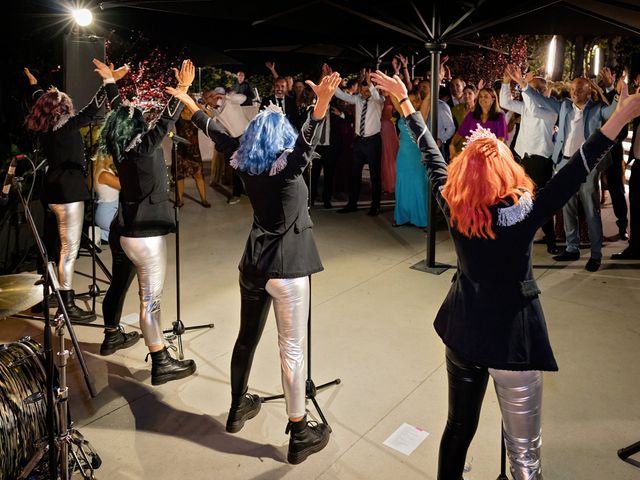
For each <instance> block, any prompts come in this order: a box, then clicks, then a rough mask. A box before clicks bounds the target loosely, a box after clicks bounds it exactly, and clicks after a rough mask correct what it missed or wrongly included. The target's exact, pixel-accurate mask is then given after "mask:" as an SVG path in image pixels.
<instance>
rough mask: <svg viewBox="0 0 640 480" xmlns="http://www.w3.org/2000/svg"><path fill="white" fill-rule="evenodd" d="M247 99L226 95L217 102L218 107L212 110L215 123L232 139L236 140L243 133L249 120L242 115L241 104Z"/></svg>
mask: <svg viewBox="0 0 640 480" xmlns="http://www.w3.org/2000/svg"><path fill="white" fill-rule="evenodd" d="M246 99H247V97H246V96H245V95H242V94H240V93H228V94H227V95H225V96H224V98H222V99H220V101H219V102H218V105H219V107H218V108H217V109H215V110H214V113H215V119H216V121H217V122H218V123H219V124H220V125H221V126H222V127H223V128H224V129H225V130H226V131H227V132H229V135H231V136H232V137H233V138H238V137H239V136H241V135H242V134H243V133H244V129H245V128H247V125H248V124H249V120H247V116H246V115H245V113H244V110H243V108H242V106H241V105H242V104H243V103H244V102H245V100H246Z"/></svg>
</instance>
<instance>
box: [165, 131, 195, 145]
mask: <svg viewBox="0 0 640 480" xmlns="http://www.w3.org/2000/svg"><path fill="white" fill-rule="evenodd" d="M167 137H169V138H170V139H171V140H173V141H174V142H176V143H184V144H185V145H191V142H190V141H189V140H187V139H186V138H184V137H181V136H179V135H176V134H175V133H173V132H169V133H168V134H167Z"/></svg>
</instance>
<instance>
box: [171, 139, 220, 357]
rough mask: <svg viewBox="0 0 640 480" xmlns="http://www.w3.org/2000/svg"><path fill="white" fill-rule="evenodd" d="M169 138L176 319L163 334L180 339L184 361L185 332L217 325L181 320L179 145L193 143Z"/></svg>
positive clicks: (180, 349) (180, 350) (180, 351)
mask: <svg viewBox="0 0 640 480" xmlns="http://www.w3.org/2000/svg"><path fill="white" fill-rule="evenodd" d="M169 138H171V141H172V146H171V164H172V167H173V180H174V196H173V200H174V204H173V213H174V218H175V222H176V319H175V320H174V321H173V323H172V328H170V329H168V330H163V332H162V333H165V334H168V335H165V338H167V339H168V340H173V339H174V338H177V339H178V359H179V360H183V359H184V351H183V348H182V335H183V334H184V333H185V332H188V331H191V330H199V329H202V328H214V327H215V325H214V324H213V323H208V324H203V325H193V326H191V327H185V326H184V323H182V319H181V318H180V215H179V213H178V212H179V210H180V206H179V203H178V201H179V198H178V143H183V144H187V145H191V142H189V141H188V140H187V139H185V138H182V137H179V136H178V135H175V134H173V133H170V134H169Z"/></svg>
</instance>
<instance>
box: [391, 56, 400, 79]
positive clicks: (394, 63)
mask: <svg viewBox="0 0 640 480" xmlns="http://www.w3.org/2000/svg"><path fill="white" fill-rule="evenodd" d="M391 66H392V67H393V71H394V72H395V74H396V75H399V74H400V61H399V60H398V57H397V56H396V57H394V58H393V60H391Z"/></svg>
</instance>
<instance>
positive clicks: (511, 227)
mask: <svg viewBox="0 0 640 480" xmlns="http://www.w3.org/2000/svg"><path fill="white" fill-rule="evenodd" d="M371 78H372V79H373V80H374V82H376V84H378V85H379V86H380V87H381V88H383V89H385V90H387V91H388V92H389V93H390V94H392V95H393V96H394V97H395V98H396V99H397V100H398V102H399V104H400V106H401V107H402V114H403V116H404V117H405V119H406V121H407V123H408V125H409V127H410V129H411V131H412V134H413V136H414V138H415V140H416V143H417V144H418V147H419V148H420V150H421V152H422V157H423V163H424V164H425V166H426V168H427V174H428V176H429V180H430V182H431V186H432V188H433V194H434V196H435V198H436V201H437V202H438V204H439V205H440V208H441V209H442V211H443V213H444V215H445V217H446V218H447V220H448V222H449V225H450V232H451V237H452V239H453V242H454V245H455V248H456V253H457V255H458V266H457V267H458V269H457V272H456V274H455V275H454V278H453V282H452V285H451V289H450V290H449V293H448V294H447V297H446V299H445V301H444V303H443V304H442V306H441V307H440V310H439V312H438V314H437V316H436V320H435V323H434V325H435V328H436V331H437V333H438V335H440V337H441V338H442V340H443V342H444V343H445V345H446V347H447V348H446V363H447V374H448V382H449V415H448V419H447V425H446V428H445V431H444V433H443V436H442V440H441V442H440V453H439V461H438V480H461V479H462V472H463V468H464V462H465V457H466V454H467V449H468V448H469V445H470V443H471V440H472V439H473V436H474V434H475V431H476V428H477V425H478V419H479V416H480V408H481V406H482V400H483V397H484V393H485V390H486V387H487V382H488V379H489V376H491V377H492V378H493V381H494V385H495V390H496V393H497V396H498V402H499V404H500V409H501V411H502V419H503V423H504V432H505V433H504V438H505V443H506V447H507V452H508V455H509V461H510V463H511V474H512V476H513V478H514V479H515V480H541V479H542V471H541V461H540V445H541V437H540V424H541V406H542V371H556V370H558V366H557V364H556V361H555V358H554V356H553V351H552V350H551V345H550V343H549V337H548V334H547V327H546V324H545V320H544V315H543V313H542V307H541V305H540V301H539V299H538V294H539V293H540V290H539V289H538V286H537V285H536V282H535V280H534V278H533V272H532V269H531V248H532V243H533V236H534V234H535V232H536V230H537V229H538V228H540V227H541V226H542V225H543V224H544V223H545V222H546V221H547V220H548V219H549V217H551V215H553V214H554V212H556V211H557V210H558V209H559V208H560V207H562V205H564V203H565V202H566V201H567V200H568V199H569V197H570V196H571V195H573V194H574V193H575V192H576V191H577V190H578V188H579V186H580V184H581V183H582V182H584V180H585V178H586V177H587V175H588V174H589V172H590V171H592V170H593V169H594V168H596V166H597V164H598V163H599V162H600V160H601V159H602V158H603V157H604V156H605V155H606V153H607V152H608V151H609V149H610V148H611V147H612V146H613V145H614V143H615V139H616V135H617V134H618V132H619V131H620V130H621V129H622V127H623V126H624V125H625V124H627V123H628V122H629V121H630V120H631V119H632V118H634V117H635V116H637V115H639V114H640V94H636V95H631V96H629V95H628V94H627V89H626V85H624V84H621V87H620V88H621V95H620V101H619V104H618V108H617V110H616V112H615V113H614V114H613V115H612V116H611V118H610V119H609V121H608V122H607V123H606V124H605V125H604V126H603V127H602V129H601V130H599V131H597V132H596V133H594V134H593V135H591V136H590V137H589V138H588V139H587V140H586V141H585V142H584V144H583V145H582V147H580V149H579V150H578V152H577V153H576V154H575V155H574V156H573V157H572V158H571V160H570V161H569V163H568V165H567V166H566V167H565V168H563V169H562V170H561V171H560V172H558V174H557V175H555V176H554V177H553V179H552V180H551V181H550V182H549V183H547V185H546V186H545V188H543V189H540V190H538V191H537V193H536V197H535V198H534V196H533V183H532V181H531V180H530V179H529V178H528V177H527V176H526V174H525V172H524V170H523V168H522V167H521V166H520V165H518V164H517V163H516V162H515V161H514V159H513V156H512V154H511V152H510V151H509V148H508V147H507V146H506V145H504V144H503V142H501V141H500V140H498V139H497V138H496V137H495V136H494V135H493V134H492V133H491V132H489V131H488V130H485V129H482V128H479V129H478V130H476V131H475V132H473V133H472V135H470V136H469V137H468V142H467V146H466V148H465V149H464V150H463V151H462V153H461V154H459V155H458V156H457V157H455V158H454V159H453V160H452V162H451V165H449V166H448V167H447V164H446V162H445V161H444V159H443V158H442V155H441V154H440V150H439V149H438V146H437V144H436V142H435V141H434V140H433V137H432V136H431V134H430V133H429V131H428V130H427V127H426V126H425V123H424V121H423V119H422V117H421V115H420V114H419V113H415V111H414V108H413V105H412V104H411V102H410V101H408V97H407V90H406V87H405V86H404V83H403V82H402V80H401V79H400V78H399V77H397V76H396V77H393V78H391V77H388V76H386V75H384V74H383V73H382V72H379V71H378V72H376V73H375V74H372V75H371Z"/></svg>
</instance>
